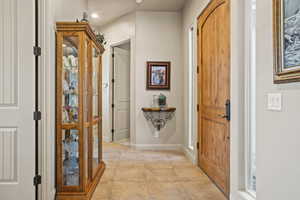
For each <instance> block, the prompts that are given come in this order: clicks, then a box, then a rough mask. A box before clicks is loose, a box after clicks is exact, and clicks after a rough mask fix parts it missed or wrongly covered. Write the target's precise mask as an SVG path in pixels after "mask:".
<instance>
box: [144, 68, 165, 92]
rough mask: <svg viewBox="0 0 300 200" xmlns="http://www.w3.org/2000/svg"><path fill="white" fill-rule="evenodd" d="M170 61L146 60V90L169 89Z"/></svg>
mask: <svg viewBox="0 0 300 200" xmlns="http://www.w3.org/2000/svg"><path fill="white" fill-rule="evenodd" d="M170 74H171V62H147V90H170V85H171V80H170Z"/></svg>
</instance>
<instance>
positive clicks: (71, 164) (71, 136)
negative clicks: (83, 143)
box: [62, 129, 80, 186]
mask: <svg viewBox="0 0 300 200" xmlns="http://www.w3.org/2000/svg"><path fill="white" fill-rule="evenodd" d="M62 166H63V167H62V170H63V172H62V174H63V176H62V177H63V185H65V186H79V175H80V174H79V131H78V130H75V129H71V130H63V131H62Z"/></svg>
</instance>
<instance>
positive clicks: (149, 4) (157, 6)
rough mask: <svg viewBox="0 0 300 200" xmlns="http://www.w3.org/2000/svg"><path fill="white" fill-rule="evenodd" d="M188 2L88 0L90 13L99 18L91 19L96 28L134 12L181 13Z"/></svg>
mask: <svg viewBox="0 0 300 200" xmlns="http://www.w3.org/2000/svg"><path fill="white" fill-rule="evenodd" d="M185 1H186V0H143V2H142V3H141V4H137V3H136V0H88V7H89V13H90V14H93V13H96V14H97V15H98V16H99V18H97V19H93V18H91V17H90V22H91V23H92V24H93V25H95V26H102V25H104V24H106V23H109V22H111V21H113V20H115V19H117V18H119V17H121V16H123V15H125V14H127V13H130V12H133V11H136V10H137V11H179V10H181V9H182V8H183V6H184V3H185Z"/></svg>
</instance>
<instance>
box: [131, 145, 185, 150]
mask: <svg viewBox="0 0 300 200" xmlns="http://www.w3.org/2000/svg"><path fill="white" fill-rule="evenodd" d="M131 146H132V147H134V148H136V149H139V150H178V151H182V145H181V144H131Z"/></svg>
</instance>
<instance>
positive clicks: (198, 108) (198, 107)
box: [197, 104, 200, 112]
mask: <svg viewBox="0 0 300 200" xmlns="http://www.w3.org/2000/svg"><path fill="white" fill-rule="evenodd" d="M199 110H200V106H199V104H197V112H199Z"/></svg>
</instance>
